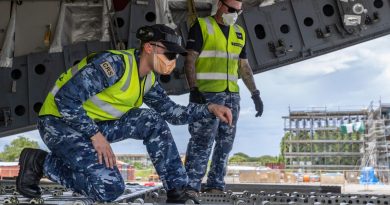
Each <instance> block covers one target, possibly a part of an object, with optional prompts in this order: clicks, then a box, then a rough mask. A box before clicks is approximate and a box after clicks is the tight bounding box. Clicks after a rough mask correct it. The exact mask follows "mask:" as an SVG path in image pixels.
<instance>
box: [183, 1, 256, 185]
mask: <svg viewBox="0 0 390 205" xmlns="http://www.w3.org/2000/svg"><path fill="white" fill-rule="evenodd" d="M241 6H242V2H241V1H239V0H220V1H218V10H217V12H216V14H215V15H214V16H208V17H205V18H198V20H197V21H196V22H195V23H194V24H193V26H192V27H191V29H190V31H189V35H188V41H187V51H188V55H187V57H186V62H185V70H186V75H187V80H188V84H189V87H190V102H194V103H199V104H202V103H206V102H209V103H210V102H212V103H217V104H220V105H225V106H227V107H229V108H230V109H231V110H232V113H233V126H229V125H228V124H226V123H224V122H220V120H218V119H212V118H205V119H202V120H200V121H197V122H194V123H192V124H190V125H189V132H190V133H191V139H190V141H189V143H188V147H187V154H186V163H185V167H186V170H187V173H188V177H189V180H190V182H189V186H190V188H191V189H193V190H194V191H200V189H201V182H202V178H203V177H204V176H205V172H206V168H207V162H208V160H209V157H210V152H211V149H212V145H213V143H214V141H215V146H214V152H213V155H212V159H211V167H210V171H209V173H208V178H207V184H206V186H205V187H204V188H205V191H208V192H212V193H220V192H222V191H223V190H224V188H225V181H224V176H225V174H226V165H227V162H228V157H229V152H230V151H231V150H232V146H233V141H234V137H235V134H236V124H237V120H238V115H239V111H240V95H239V87H238V84H237V80H238V77H239V74H240V76H241V78H242V80H243V81H244V83H245V85H246V87H247V88H248V89H249V91H250V92H251V94H252V99H253V101H254V104H255V109H256V114H255V116H256V117H259V116H261V115H262V113H263V102H262V100H261V98H260V92H259V90H258V89H257V88H256V85H255V82H254V79H253V73H252V69H251V67H250V65H249V63H248V59H247V54H246V51H245V47H246V46H245V40H246V35H245V31H244V30H243V29H242V28H241V27H240V26H239V25H237V24H235V22H236V20H237V18H238V16H239V15H240V14H241V13H242V9H241Z"/></svg>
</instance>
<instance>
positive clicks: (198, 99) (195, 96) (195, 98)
mask: <svg viewBox="0 0 390 205" xmlns="http://www.w3.org/2000/svg"><path fill="white" fill-rule="evenodd" d="M190 102H192V103H198V104H205V103H206V99H205V98H204V96H203V95H202V93H201V92H199V89H198V88H197V87H193V88H191V89H190Z"/></svg>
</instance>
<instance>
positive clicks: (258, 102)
mask: <svg viewBox="0 0 390 205" xmlns="http://www.w3.org/2000/svg"><path fill="white" fill-rule="evenodd" d="M252 100H253V102H254V103H255V108H256V111H257V113H256V115H255V116H256V117H261V115H262V114H263V108H264V105H263V101H261V98H260V91H259V90H256V91H254V92H253V93H252Z"/></svg>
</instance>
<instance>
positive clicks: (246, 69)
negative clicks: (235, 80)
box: [239, 59, 257, 94]
mask: <svg viewBox="0 0 390 205" xmlns="http://www.w3.org/2000/svg"><path fill="white" fill-rule="evenodd" d="M239 73H240V76H241V78H242V80H243V81H244V83H245V85H246V87H247V88H248V90H249V91H250V92H251V93H252V94H253V93H254V92H255V91H256V90H257V88H256V84H255V80H254V78H253V72H252V68H251V66H250V65H249V62H248V59H240V63H239Z"/></svg>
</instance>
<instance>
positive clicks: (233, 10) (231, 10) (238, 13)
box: [221, 0, 242, 15]
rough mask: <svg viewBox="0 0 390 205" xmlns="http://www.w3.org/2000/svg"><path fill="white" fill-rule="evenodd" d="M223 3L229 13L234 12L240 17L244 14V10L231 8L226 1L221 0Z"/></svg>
mask: <svg viewBox="0 0 390 205" xmlns="http://www.w3.org/2000/svg"><path fill="white" fill-rule="evenodd" d="M221 2H222V4H223V5H225V6H226V7H227V8H228V12H229V13H234V12H236V13H237V15H240V14H241V13H242V9H235V8H233V7H231V6H229V5H227V4H226V3H225V1H224V0H221Z"/></svg>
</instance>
